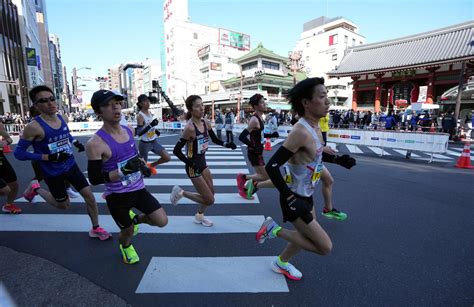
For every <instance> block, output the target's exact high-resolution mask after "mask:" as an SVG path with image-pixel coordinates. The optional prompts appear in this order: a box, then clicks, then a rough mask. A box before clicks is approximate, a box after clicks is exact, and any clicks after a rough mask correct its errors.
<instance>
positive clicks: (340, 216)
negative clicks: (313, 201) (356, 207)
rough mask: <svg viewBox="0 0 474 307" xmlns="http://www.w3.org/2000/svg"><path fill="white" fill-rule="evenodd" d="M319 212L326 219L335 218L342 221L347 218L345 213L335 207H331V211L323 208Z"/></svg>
mask: <svg viewBox="0 0 474 307" xmlns="http://www.w3.org/2000/svg"><path fill="white" fill-rule="evenodd" d="M321 214H322V215H324V216H325V217H327V218H328V219H336V220H339V221H344V220H345V219H347V214H346V213H344V212H341V211H339V210H337V209H336V208H332V210H331V211H329V210H328V209H326V208H324V209H323V212H322V213H321Z"/></svg>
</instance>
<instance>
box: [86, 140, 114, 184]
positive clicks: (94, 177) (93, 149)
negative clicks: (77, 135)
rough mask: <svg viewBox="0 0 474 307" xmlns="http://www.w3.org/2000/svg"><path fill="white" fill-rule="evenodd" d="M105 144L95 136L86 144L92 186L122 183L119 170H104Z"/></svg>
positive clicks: (88, 171)
mask: <svg viewBox="0 0 474 307" xmlns="http://www.w3.org/2000/svg"><path fill="white" fill-rule="evenodd" d="M104 151H105V150H104V144H103V142H100V141H99V140H97V139H96V137H95V136H93V137H92V138H91V139H90V140H89V141H88V142H87V144H86V154H87V159H88V163H87V173H88V176H89V181H90V183H91V184H92V185H98V184H102V183H106V182H113V181H120V180H121V176H120V174H119V171H118V169H117V170H113V171H111V172H104V171H103V170H102V164H103V161H102V156H103V154H104Z"/></svg>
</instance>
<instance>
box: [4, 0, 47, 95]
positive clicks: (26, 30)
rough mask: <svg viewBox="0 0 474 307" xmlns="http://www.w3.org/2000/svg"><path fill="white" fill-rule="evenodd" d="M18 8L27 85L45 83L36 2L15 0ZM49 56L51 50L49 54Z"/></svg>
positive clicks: (29, 86)
mask: <svg viewBox="0 0 474 307" xmlns="http://www.w3.org/2000/svg"><path fill="white" fill-rule="evenodd" d="M13 2H14V3H15V4H16V6H17V8H18V17H19V21H20V35H21V40H22V45H23V47H24V48H23V50H22V52H23V54H24V58H25V63H26V73H27V76H28V78H27V87H28V88H31V87H33V86H36V85H39V84H43V83H44V75H43V71H42V70H41V68H42V65H41V64H42V61H41V60H42V57H41V51H42V50H41V43H40V39H39V29H38V26H37V22H36V4H35V1H34V0H13ZM47 56H48V57H49V52H48V54H47Z"/></svg>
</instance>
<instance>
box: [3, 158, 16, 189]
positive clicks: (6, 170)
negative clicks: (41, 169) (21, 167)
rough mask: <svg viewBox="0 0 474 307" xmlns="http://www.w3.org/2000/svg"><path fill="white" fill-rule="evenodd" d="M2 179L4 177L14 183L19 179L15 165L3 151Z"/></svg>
mask: <svg viewBox="0 0 474 307" xmlns="http://www.w3.org/2000/svg"><path fill="white" fill-rule="evenodd" d="M0 179H3V181H5V182H6V183H12V182H15V181H16V180H17V178H16V174H15V171H14V170H13V167H12V166H11V164H10V162H8V160H7V157H5V155H4V154H3V153H0Z"/></svg>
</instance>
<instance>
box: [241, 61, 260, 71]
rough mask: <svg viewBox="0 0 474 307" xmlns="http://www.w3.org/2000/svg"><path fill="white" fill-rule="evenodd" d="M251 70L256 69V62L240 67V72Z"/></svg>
mask: <svg viewBox="0 0 474 307" xmlns="http://www.w3.org/2000/svg"><path fill="white" fill-rule="evenodd" d="M252 68H257V61H255V62H251V63H247V64H244V65H242V70H250V69H252Z"/></svg>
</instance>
